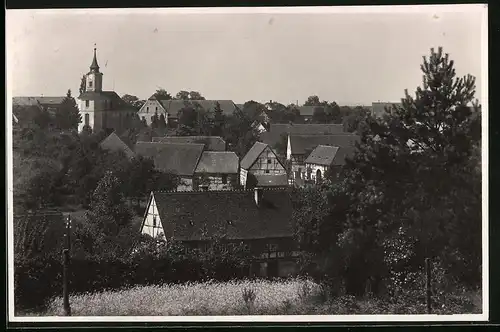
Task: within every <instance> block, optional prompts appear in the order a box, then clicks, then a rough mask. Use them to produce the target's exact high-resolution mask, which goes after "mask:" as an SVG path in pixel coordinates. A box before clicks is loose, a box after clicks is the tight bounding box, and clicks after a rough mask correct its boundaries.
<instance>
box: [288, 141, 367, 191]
mask: <svg viewBox="0 0 500 332" xmlns="http://www.w3.org/2000/svg"><path fill="white" fill-rule="evenodd" d="M357 141H359V136H358V135H354V134H348V133H344V134H337V135H295V134H292V135H288V140H287V153H286V159H287V160H288V161H289V163H290V164H291V172H290V174H291V179H292V180H293V182H294V183H296V184H297V185H302V184H303V183H304V180H305V179H307V170H306V164H305V161H306V159H307V157H309V155H310V154H311V152H312V151H313V150H314V149H316V148H317V147H318V146H319V145H327V146H335V147H339V148H344V149H349V148H354V147H355V142H357ZM320 152H326V151H324V150H322V149H320V150H318V153H320Z"/></svg>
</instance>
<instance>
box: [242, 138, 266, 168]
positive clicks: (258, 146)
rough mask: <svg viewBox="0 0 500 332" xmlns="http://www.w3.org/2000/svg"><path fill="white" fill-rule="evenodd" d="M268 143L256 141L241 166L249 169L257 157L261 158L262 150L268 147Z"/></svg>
mask: <svg viewBox="0 0 500 332" xmlns="http://www.w3.org/2000/svg"><path fill="white" fill-rule="evenodd" d="M267 146H268V145H267V144H264V143H261V142H255V144H254V145H253V146H252V147H251V148H250V150H248V152H247V154H246V155H245V157H243V159H242V160H241V168H243V169H249V168H250V167H252V165H253V164H254V163H255V161H256V160H257V158H259V156H260V154H261V153H262V151H264V150H265V149H266V148H267Z"/></svg>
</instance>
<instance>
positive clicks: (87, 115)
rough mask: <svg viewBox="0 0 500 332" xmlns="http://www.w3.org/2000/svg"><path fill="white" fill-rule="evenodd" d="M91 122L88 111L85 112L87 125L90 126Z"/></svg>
mask: <svg viewBox="0 0 500 332" xmlns="http://www.w3.org/2000/svg"><path fill="white" fill-rule="evenodd" d="M89 122H90V116H89V114H88V113H85V125H86V126H89Z"/></svg>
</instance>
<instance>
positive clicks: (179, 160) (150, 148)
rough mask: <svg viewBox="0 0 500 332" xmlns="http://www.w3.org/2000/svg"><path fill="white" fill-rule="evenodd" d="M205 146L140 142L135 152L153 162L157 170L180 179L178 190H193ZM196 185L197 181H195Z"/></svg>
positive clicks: (136, 145)
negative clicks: (197, 168)
mask: <svg viewBox="0 0 500 332" xmlns="http://www.w3.org/2000/svg"><path fill="white" fill-rule="evenodd" d="M203 147H204V146H203V144H173V143H154V142H142V141H138V142H137V143H136V144H135V147H134V152H135V153H136V154H137V155H140V156H143V157H145V158H150V159H152V160H153V162H154V165H155V168H156V169H157V170H159V171H161V172H164V173H171V174H175V175H177V176H178V177H179V185H178V186H177V190H179V191H186V190H193V179H194V178H195V174H194V173H195V170H196V167H197V166H198V162H199V161H200V158H201V155H202V154H203ZM195 183H196V181H195Z"/></svg>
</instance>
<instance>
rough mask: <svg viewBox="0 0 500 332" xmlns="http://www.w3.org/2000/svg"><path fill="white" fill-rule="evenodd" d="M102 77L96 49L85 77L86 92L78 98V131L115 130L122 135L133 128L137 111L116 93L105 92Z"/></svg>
mask: <svg viewBox="0 0 500 332" xmlns="http://www.w3.org/2000/svg"><path fill="white" fill-rule="evenodd" d="M102 76H103V73H101V72H100V71H99V65H98V63H97V56H96V49H95V48H94V59H93V60H92V64H91V65H90V71H89V72H88V73H87V74H86V75H85V91H84V92H83V93H81V94H80V96H79V97H78V100H79V102H78V108H79V110H80V114H81V116H82V122H81V123H80V124H79V125H78V131H79V132H81V131H82V130H83V128H84V127H85V126H88V127H90V128H91V129H92V132H99V131H101V130H114V131H115V132H116V133H118V134H120V133H121V132H123V131H125V130H126V129H129V128H130V127H131V126H132V124H133V121H134V118H135V117H136V113H137V111H136V110H135V108H134V107H133V106H131V105H129V104H127V103H126V102H125V101H124V100H123V99H121V98H120V96H118V94H117V93H116V92H114V91H103V89H102Z"/></svg>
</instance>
